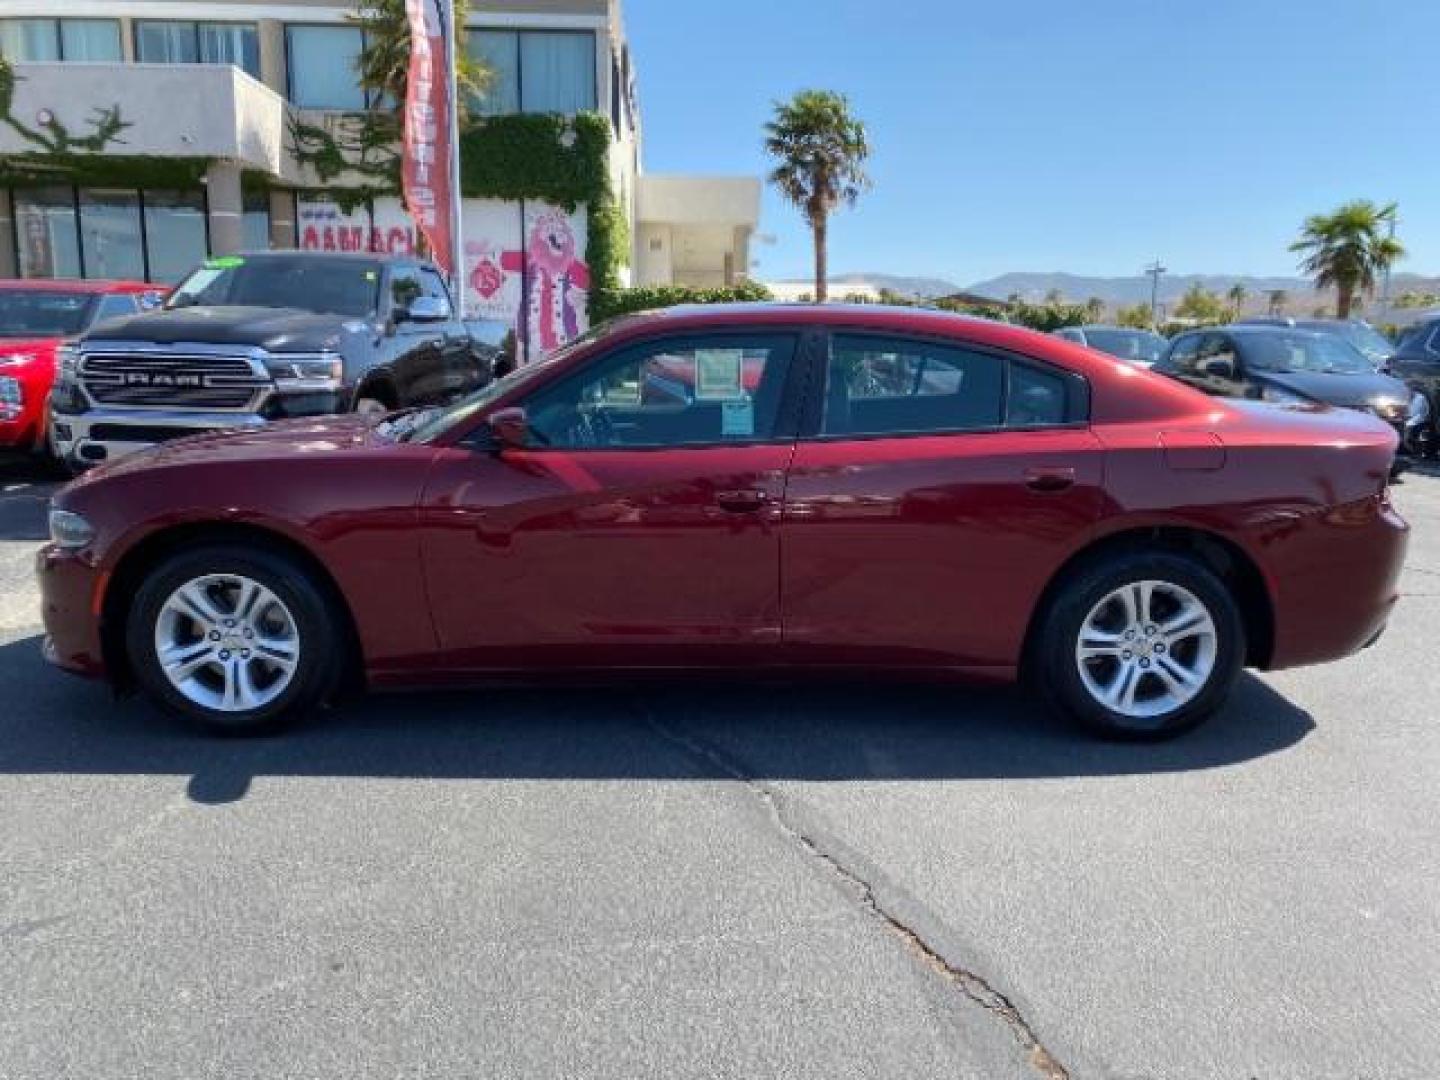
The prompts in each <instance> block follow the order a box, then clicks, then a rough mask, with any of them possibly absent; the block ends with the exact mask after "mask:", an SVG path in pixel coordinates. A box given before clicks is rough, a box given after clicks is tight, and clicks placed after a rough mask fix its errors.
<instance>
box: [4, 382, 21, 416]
mask: <svg viewBox="0 0 1440 1080" xmlns="http://www.w3.org/2000/svg"><path fill="white" fill-rule="evenodd" d="M24 405H25V388H24V387H22V386H21V385H20V380H19V379H12V378H10V377H9V376H8V375H0V420H13V419H15V417H17V416H19V415H20V410H21V409H22V408H23V407H24Z"/></svg>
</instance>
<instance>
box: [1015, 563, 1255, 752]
mask: <svg viewBox="0 0 1440 1080" xmlns="http://www.w3.org/2000/svg"><path fill="white" fill-rule="evenodd" d="M1036 646H1037V648H1038V650H1039V653H1038V656H1037V657H1036V661H1037V663H1036V665H1035V667H1036V673H1037V675H1038V676H1039V679H1040V685H1041V690H1042V691H1043V692H1044V694H1045V695H1046V697H1047V698H1048V699H1049V700H1050V701H1051V703H1052V704H1054V705H1055V706H1057V707H1058V708H1059V709H1060V710H1061V711H1062V712H1064V713H1065V714H1067V715H1068V716H1070V717H1072V718H1074V719H1076V720H1078V721H1080V722H1081V723H1082V724H1084V725H1085V726H1086V727H1088V728H1090V729H1091V730H1092V731H1095V732H1098V733H1100V734H1102V735H1107V736H1111V737H1116V738H1130V739H1160V738H1167V737H1170V736H1174V735H1178V734H1180V733H1181V732H1184V731H1188V730H1190V729H1191V728H1193V727H1195V726H1196V725H1198V724H1199V723H1201V722H1202V721H1203V720H1205V719H1206V718H1207V717H1208V716H1210V714H1212V713H1213V712H1214V711H1215V710H1216V709H1218V708H1219V707H1220V705H1221V704H1223V703H1224V701H1225V698H1226V697H1227V696H1228V694H1229V693H1230V690H1231V688H1232V687H1233V686H1234V683H1235V680H1236V678H1237V677H1238V676H1239V673H1240V669H1241V667H1242V666H1243V664H1244V657H1245V628H1244V622H1243V620H1242V619H1241V616H1240V610H1239V607H1238V606H1237V604H1236V602H1235V599H1234V597H1233V596H1232V595H1231V592H1230V590H1229V589H1228V588H1227V586H1226V585H1225V583H1224V582H1223V581H1222V580H1221V579H1220V578H1218V577H1217V576H1216V575H1215V574H1214V573H1213V572H1212V571H1211V570H1210V569H1209V568H1208V567H1207V566H1205V565H1204V564H1203V563H1202V562H1200V561H1199V560H1197V559H1193V558H1190V557H1189V556H1187V555H1183V554H1171V553H1168V552H1167V553H1154V554H1142V553H1125V554H1117V555H1114V556H1111V557H1109V558H1106V559H1103V560H1101V561H1099V562H1097V563H1093V564H1091V565H1089V566H1087V567H1084V568H1082V569H1081V570H1079V571H1078V572H1076V573H1074V574H1072V575H1071V577H1070V578H1069V579H1068V580H1066V581H1065V582H1063V583H1062V585H1061V588H1060V589H1059V591H1058V593H1057V595H1056V596H1055V599H1054V601H1053V602H1052V603H1051V605H1050V608H1049V610H1048V611H1047V612H1046V614H1045V618H1044V622H1043V624H1042V628H1041V632H1040V635H1039V638H1038V640H1037V642H1036Z"/></svg>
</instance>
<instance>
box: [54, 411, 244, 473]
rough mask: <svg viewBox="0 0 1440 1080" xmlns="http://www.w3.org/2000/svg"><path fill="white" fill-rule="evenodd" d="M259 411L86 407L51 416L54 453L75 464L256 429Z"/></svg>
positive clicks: (91, 462) (90, 463)
mask: <svg viewBox="0 0 1440 1080" xmlns="http://www.w3.org/2000/svg"><path fill="white" fill-rule="evenodd" d="M267 422H268V420H267V418H266V417H264V416H261V415H260V414H259V413H234V412H214V413H209V412H198V411H195V410H191V409H176V410H173V411H169V410H164V409H91V410H89V411H87V412H81V413H66V412H62V411H60V410H59V409H53V410H52V412H51V415H50V425H51V432H52V438H53V439H54V443H55V452H56V454H57V455H58V456H59V457H60V458H61V459H62V460H64V461H67V462H69V463H70V464H71V465H74V466H77V467H79V468H87V467H89V466H91V465H100V464H102V463H104V462H106V461H114V460H115V459H116V458H121V457H124V456H125V455H126V454H133V453H134V452H136V451H137V450H144V449H146V448H147V447H150V446H154V445H156V444H157V443H162V442H167V441H169V440H170V439H181V438H184V437H185V436H187V435H203V434H205V433H207V432H211V431H224V430H226V429H229V428H258V427H263V426H264V425H265V424H266V423H267Z"/></svg>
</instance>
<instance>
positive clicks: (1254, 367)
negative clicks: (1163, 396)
mask: <svg viewBox="0 0 1440 1080" xmlns="http://www.w3.org/2000/svg"><path fill="white" fill-rule="evenodd" d="M1155 370H1156V371H1157V372H1159V373H1161V374H1163V375H1169V376H1171V377H1172V378H1175V379H1179V380H1180V381H1181V382H1184V383H1188V384H1189V385H1191V386H1193V387H1195V388H1196V389H1197V390H1203V391H1205V393H1207V394H1215V395H1216V396H1219V397H1236V398H1254V399H1258V400H1260V401H1270V402H1274V403H1276V404H1279V405H1314V404H1322V405H1334V406H1337V407H1339V408H1345V409H1358V410H1360V411H1361V412H1368V413H1371V414H1373V415H1375V416H1378V417H1380V419H1382V420H1384V421H1385V422H1386V423H1387V424H1389V425H1390V426H1391V427H1393V428H1394V429H1395V431H1396V433H1397V434H1398V435H1399V436H1400V440H1401V449H1402V452H1413V451H1414V445H1413V441H1414V431H1413V426H1412V425H1411V423H1410V420H1411V399H1412V398H1413V396H1414V395H1413V393H1412V392H1411V391H1410V390H1409V389H1408V388H1407V387H1406V386H1405V384H1404V383H1403V382H1401V381H1400V380H1398V379H1394V378H1391V377H1390V376H1388V375H1382V374H1380V373H1379V372H1377V371H1376V370H1375V368H1374V367H1373V366H1372V365H1371V363H1370V361H1369V360H1368V359H1367V358H1366V357H1365V355H1364V354H1363V353H1361V352H1360V351H1359V350H1358V349H1356V348H1354V347H1353V346H1351V345H1349V344H1348V343H1346V342H1345V341H1344V340H1343V339H1342V338H1340V337H1337V336H1335V335H1333V334H1328V333H1318V332H1315V331H1311V330H1292V329H1288V328H1286V327H1279V326H1253V325H1252V326H1240V325H1236V326H1221V327H1216V328H1214V329H1210V330H1192V331H1189V332H1187V333H1184V334H1180V335H1179V336H1177V337H1176V338H1175V340H1174V341H1172V342H1171V343H1170V349H1169V351H1168V352H1166V354H1165V355H1164V357H1162V358H1161V360H1160V362H1159V363H1157V364H1156V365H1155Z"/></svg>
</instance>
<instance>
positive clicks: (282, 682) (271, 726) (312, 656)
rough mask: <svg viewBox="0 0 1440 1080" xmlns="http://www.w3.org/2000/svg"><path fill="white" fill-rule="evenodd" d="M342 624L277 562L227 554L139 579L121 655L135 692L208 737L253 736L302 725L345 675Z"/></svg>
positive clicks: (184, 556) (197, 555)
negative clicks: (127, 660) (126, 660)
mask: <svg viewBox="0 0 1440 1080" xmlns="http://www.w3.org/2000/svg"><path fill="white" fill-rule="evenodd" d="M337 625H339V620H338V619H337V618H335V617H334V615H333V614H332V613H331V611H330V605H329V604H328V603H327V602H326V599H325V596H324V594H323V593H322V592H321V591H320V589H318V588H317V587H316V585H315V583H314V582H313V581H312V580H311V578H310V575H309V574H307V573H306V572H305V571H304V570H303V569H302V568H300V567H299V566H297V565H296V564H295V563H294V562H292V561H291V560H290V559H288V558H286V557H285V556H283V555H279V554H274V553H271V552H268V551H264V550H258V551H257V550H255V549H253V548H241V547H233V546H226V545H214V546H207V547H201V548H199V549H198V550H192V551H185V552H181V553H179V554H177V555H173V556H171V557H170V558H168V559H166V560H165V561H164V562H162V563H160V564H159V565H157V566H156V567H155V568H154V569H153V570H151V571H150V573H149V574H148V575H147V576H146V577H145V579H144V581H143V582H142V583H141V585H140V589H139V592H138V593H137V594H136V597H135V602H134V604H133V605H132V606H131V609H130V616H129V619H128V622H127V625H126V647H127V651H128V654H129V657H130V662H131V666H132V668H133V670H134V672H135V677H136V679H137V680H138V681H139V683H140V685H141V686H142V687H143V688H144V689H145V690H146V691H147V692H148V693H149V695H150V696H151V697H153V698H154V699H155V700H156V701H158V702H159V703H160V704H161V705H163V706H164V707H165V708H166V709H168V710H169V711H170V712H173V713H176V714H178V715H180V716H182V717H184V718H185V719H187V720H189V721H191V722H192V723H195V724H197V725H199V726H200V727H202V728H205V729H207V730H209V731H213V732H219V733H225V734H236V735H252V734H261V733H265V732H269V731H273V730H275V729H277V728H280V727H283V726H285V725H287V724H290V723H292V722H294V721H295V720H298V719H299V718H301V717H302V716H304V715H305V714H306V713H307V712H309V711H310V710H312V709H314V708H315V707H317V706H318V705H320V704H321V703H323V702H324V701H325V700H326V698H328V697H329V696H330V695H331V694H332V693H333V692H334V689H335V687H336V686H337V685H338V682H339V677H340V673H341V670H342V666H343V664H342V661H343V657H342V650H343V647H344V645H343V638H342V637H341V636H340V635H338V634H337V633H336V631H335V629H334V627H336V626H337Z"/></svg>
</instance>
